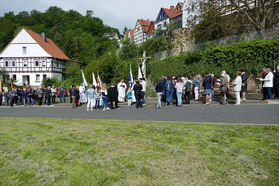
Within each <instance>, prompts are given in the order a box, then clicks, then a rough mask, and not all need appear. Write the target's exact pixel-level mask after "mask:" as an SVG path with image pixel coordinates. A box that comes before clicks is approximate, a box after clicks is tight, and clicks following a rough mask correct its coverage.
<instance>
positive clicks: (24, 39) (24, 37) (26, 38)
mask: <svg viewBox="0 0 279 186" xmlns="http://www.w3.org/2000/svg"><path fill="white" fill-rule="evenodd" d="M11 43H13V44H15V43H37V42H36V41H35V40H34V39H33V38H32V37H31V36H30V35H29V34H28V33H27V32H26V31H25V30H24V29H22V30H21V31H20V32H19V33H18V34H17V35H16V37H15V38H14V39H13V40H12V41H11Z"/></svg>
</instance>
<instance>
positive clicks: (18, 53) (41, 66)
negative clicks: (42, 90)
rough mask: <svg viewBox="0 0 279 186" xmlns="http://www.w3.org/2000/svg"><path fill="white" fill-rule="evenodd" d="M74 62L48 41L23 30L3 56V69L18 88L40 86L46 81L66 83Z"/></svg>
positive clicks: (1, 62)
mask: <svg viewBox="0 0 279 186" xmlns="http://www.w3.org/2000/svg"><path fill="white" fill-rule="evenodd" d="M67 61H70V59H69V58H68V57H67V56H66V55H65V54H64V53H63V52H62V51H61V50H60V49H59V48H58V47H57V46H56V45H55V44H54V42H53V41H52V40H51V39H49V38H47V37H46V36H45V34H44V33H42V34H38V33H35V32H33V31H31V30H29V29H27V28H22V29H21V30H20V31H19V32H18V33H17V35H16V36H15V37H14V38H13V39H12V40H11V42H10V43H9V44H8V45H7V46H6V47H5V48H4V49H3V50H2V51H1V53H0V68H1V69H5V70H6V71H7V72H8V74H9V75H10V77H11V78H12V79H13V81H14V84H15V85H18V86H27V85H28V86H35V87H36V86H40V85H41V83H42V80H43V79H44V78H53V77H56V78H57V79H58V80H61V81H63V80H64V78H65V72H66V63H67Z"/></svg>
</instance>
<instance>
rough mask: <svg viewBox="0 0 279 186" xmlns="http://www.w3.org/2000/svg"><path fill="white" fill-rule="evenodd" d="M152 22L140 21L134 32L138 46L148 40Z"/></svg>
mask: <svg viewBox="0 0 279 186" xmlns="http://www.w3.org/2000/svg"><path fill="white" fill-rule="evenodd" d="M150 24H151V21H149V20H144V19H138V20H137V23H136V26H135V30H134V41H135V43H136V44H137V45H139V44H142V43H143V42H145V41H146V39H147V31H148V28H149V26H150Z"/></svg>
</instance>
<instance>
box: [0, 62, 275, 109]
mask: <svg viewBox="0 0 279 186" xmlns="http://www.w3.org/2000/svg"><path fill="white" fill-rule="evenodd" d="M257 79H258V80H259V81H261V82H262V89H263V100H267V101H270V100H271V99H272V88H273V87H274V89H275V92H276V94H275V99H279V66H277V71H276V72H274V73H272V71H271V69H270V68H263V72H262V77H260V78H257ZM247 80H248V75H247V73H246V71H245V70H242V71H237V72H236V78H235V79H234V80H233V81H231V78H230V76H229V74H228V72H226V71H222V73H221V74H220V79H216V78H215V76H214V74H210V73H206V74H205V76H204V78H202V76H201V74H197V75H195V76H194V77H193V78H191V77H190V76H177V77H171V76H167V77H166V76H163V77H162V78H159V80H158V82H157V83H156V86H155V91H156V94H157V104H156V108H158V109H160V108H161V107H162V102H163V103H164V105H165V106H167V105H172V104H173V103H175V105H176V106H177V107H181V106H182V103H183V100H184V102H185V104H190V100H191V99H193V101H198V100H201V99H202V97H203V95H204V96H205V103H204V104H205V105H209V104H210V103H211V102H212V101H214V99H215V97H214V92H215V91H216V89H220V93H221V96H222V97H221V104H227V100H228V95H229V93H230V92H229V91H230V88H232V91H233V92H234V95H235V96H234V97H235V99H236V101H235V105H240V103H241V101H246V93H247ZM129 85H130V86H127V84H126V83H125V82H124V80H123V79H122V80H121V81H120V82H119V83H118V84H117V86H115V85H114V84H111V86H110V87H109V88H108V87H107V85H106V84H105V83H103V84H102V85H100V86H93V85H90V86H89V87H85V86H84V85H83V83H81V84H80V86H77V87H76V86H74V85H73V86H71V87H70V88H69V90H68V91H67V89H65V88H64V87H63V86H62V85H61V86H60V87H59V88H56V87H54V86H52V87H47V88H45V89H43V88H37V89H32V88H13V89H11V90H10V91H7V90H6V91H1V90H0V106H1V105H6V106H13V105H14V104H16V105H24V106H35V105H37V106H41V105H43V104H45V105H51V104H55V103H56V100H57V99H58V98H59V101H60V103H66V96H68V97H69V103H70V104H72V108H73V109H75V108H77V107H78V106H80V105H83V104H87V106H86V108H87V111H92V110H94V109H96V110H98V109H102V110H103V111H106V110H110V109H119V106H118V103H119V102H126V101H127V103H128V106H132V104H133V103H135V105H136V108H141V107H143V106H144V105H145V104H146V97H145V95H146V81H145V78H142V79H140V80H136V81H134V82H133V83H132V84H131V82H129Z"/></svg>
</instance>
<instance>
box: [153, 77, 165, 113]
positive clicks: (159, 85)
mask: <svg viewBox="0 0 279 186" xmlns="http://www.w3.org/2000/svg"><path fill="white" fill-rule="evenodd" d="M155 90H156V94H157V105H156V108H157V109H160V108H161V107H162V104H161V98H162V95H163V90H164V85H163V82H162V79H161V78H159V80H158V83H157V84H156V88H155Z"/></svg>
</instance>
